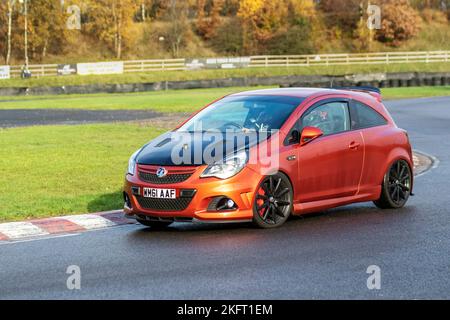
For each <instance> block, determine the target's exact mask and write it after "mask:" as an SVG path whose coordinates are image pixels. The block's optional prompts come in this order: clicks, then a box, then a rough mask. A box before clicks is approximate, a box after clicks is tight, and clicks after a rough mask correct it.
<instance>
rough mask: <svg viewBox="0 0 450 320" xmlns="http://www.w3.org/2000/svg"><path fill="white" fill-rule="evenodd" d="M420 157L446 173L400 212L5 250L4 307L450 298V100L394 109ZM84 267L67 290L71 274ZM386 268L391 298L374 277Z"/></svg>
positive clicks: (108, 232) (91, 237)
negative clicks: (54, 302)
mask: <svg viewBox="0 0 450 320" xmlns="http://www.w3.org/2000/svg"><path fill="white" fill-rule="evenodd" d="M387 105H388V108H389V109H390V111H391V112H392V115H393V116H394V118H395V119H396V121H397V123H398V125H399V126H401V127H403V128H405V129H407V130H408V131H409V133H410V137H411V140H412V143H413V145H414V148H415V149H418V150H421V151H424V152H426V153H428V154H432V155H435V156H436V157H437V158H438V159H439V160H440V165H439V166H438V167H437V168H435V169H433V170H431V171H429V172H428V173H426V174H425V175H422V176H420V177H418V178H417V180H416V188H415V194H416V196H415V197H412V198H411V200H410V202H409V203H408V206H407V207H406V208H404V209H402V210H399V211H389V210H388V211H380V210H378V209H376V208H375V207H374V206H373V205H372V204H371V203H367V204H357V205H352V206H347V207H343V208H339V209H334V210H329V211H327V212H325V213H321V214H316V215H311V216H308V217H305V218H296V219H293V220H291V221H289V222H288V223H287V224H286V225H285V226H284V227H282V228H280V229H277V230H259V229H253V228H251V227H250V226H248V225H192V224H175V225H174V227H171V228H169V229H168V230H166V231H153V230H150V229H146V228H144V227H141V226H138V225H128V226H122V227H117V228H111V229H105V230H100V231H93V232H86V233H83V234H76V235H70V236H66V237H59V238H52V239H43V240H38V241H29V242H21V243H8V244H4V245H0V298H2V299H13V298H19V299H27V298H33V299H47V298H54V299H67V298H73V299H78V298H94V299H109V298H114V299H122V298H125V299H142V298H146V299H147V298H154V299H303V298H306V299H319V298H325V299H348V298H350V299H358V298H375V299H380V298H381V299H384V298H395V299H400V298H421V299H423V298H446V299H449V298H450V209H449V207H450V196H449V193H450V187H449V184H450V183H449V181H450V97H447V98H433V99H417V100H409V101H408V100H403V101H391V102H388V103H387ZM69 265H77V266H79V267H80V270H81V290H68V289H67V287H66V280H67V277H68V275H67V274H66V269H67V267H68V266H69ZM371 265H377V266H379V267H380V268H381V289H380V290H369V289H368V288H367V285H366V281H367V278H368V276H369V275H368V274H367V273H366V270H367V268H368V267H369V266H371Z"/></svg>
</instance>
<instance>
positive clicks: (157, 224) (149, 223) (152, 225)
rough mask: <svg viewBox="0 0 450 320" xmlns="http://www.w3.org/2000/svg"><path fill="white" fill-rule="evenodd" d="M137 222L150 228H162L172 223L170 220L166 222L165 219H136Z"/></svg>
mask: <svg viewBox="0 0 450 320" xmlns="http://www.w3.org/2000/svg"><path fill="white" fill-rule="evenodd" d="M137 222H139V223H140V224H142V225H144V226H146V227H150V228H152V229H164V228H167V227H168V226H170V225H171V224H172V222H166V221H145V220H139V219H137Z"/></svg>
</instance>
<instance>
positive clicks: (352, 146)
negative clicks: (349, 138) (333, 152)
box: [348, 141, 361, 150]
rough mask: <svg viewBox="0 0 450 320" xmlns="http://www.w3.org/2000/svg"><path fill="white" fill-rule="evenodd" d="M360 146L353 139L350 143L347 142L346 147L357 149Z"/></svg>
mask: <svg viewBox="0 0 450 320" xmlns="http://www.w3.org/2000/svg"><path fill="white" fill-rule="evenodd" d="M360 146H361V144H359V143H357V142H355V141H353V142H352V143H350V144H349V146H348V148H349V149H350V150H356V149H358V148H359V147H360Z"/></svg>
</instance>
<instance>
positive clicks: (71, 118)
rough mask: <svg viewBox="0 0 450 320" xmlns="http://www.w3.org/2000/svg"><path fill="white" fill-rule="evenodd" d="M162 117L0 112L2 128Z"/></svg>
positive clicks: (133, 113)
mask: <svg viewBox="0 0 450 320" xmlns="http://www.w3.org/2000/svg"><path fill="white" fill-rule="evenodd" d="M0 102H1V101H0ZM160 115H161V113H158V112H154V111H149V110H80V109H14V110H10V109H5V110H0V128H11V127H26V126H35V125H55V124H61V125H75V124H88V123H102V122H116V121H133V120H146V119H153V118H156V117H158V116H160Z"/></svg>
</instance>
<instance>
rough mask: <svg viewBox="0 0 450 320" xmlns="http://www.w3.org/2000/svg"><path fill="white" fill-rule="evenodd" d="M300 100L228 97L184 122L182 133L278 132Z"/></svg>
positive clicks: (265, 97)
mask: <svg viewBox="0 0 450 320" xmlns="http://www.w3.org/2000/svg"><path fill="white" fill-rule="evenodd" d="M303 100H304V99H303V98H299V97H288V96H235V97H227V98H224V99H222V100H220V101H217V102H216V103H213V104H212V105H210V106H209V107H207V108H205V109H204V110H202V111H201V112H199V113H198V114H197V115H196V116H194V117H193V118H192V119H191V120H189V121H188V122H186V123H185V124H184V125H183V126H182V127H181V128H180V129H179V131H181V132H206V131H219V132H227V131H229V130H231V131H244V132H245V131H257V132H261V131H271V130H279V129H280V128H281V126H282V125H283V123H284V122H285V121H286V119H287V118H288V117H289V116H290V115H291V113H292V112H293V111H294V110H295V108H296V107H297V106H298V105H300V103H301V102H302V101H303Z"/></svg>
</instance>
